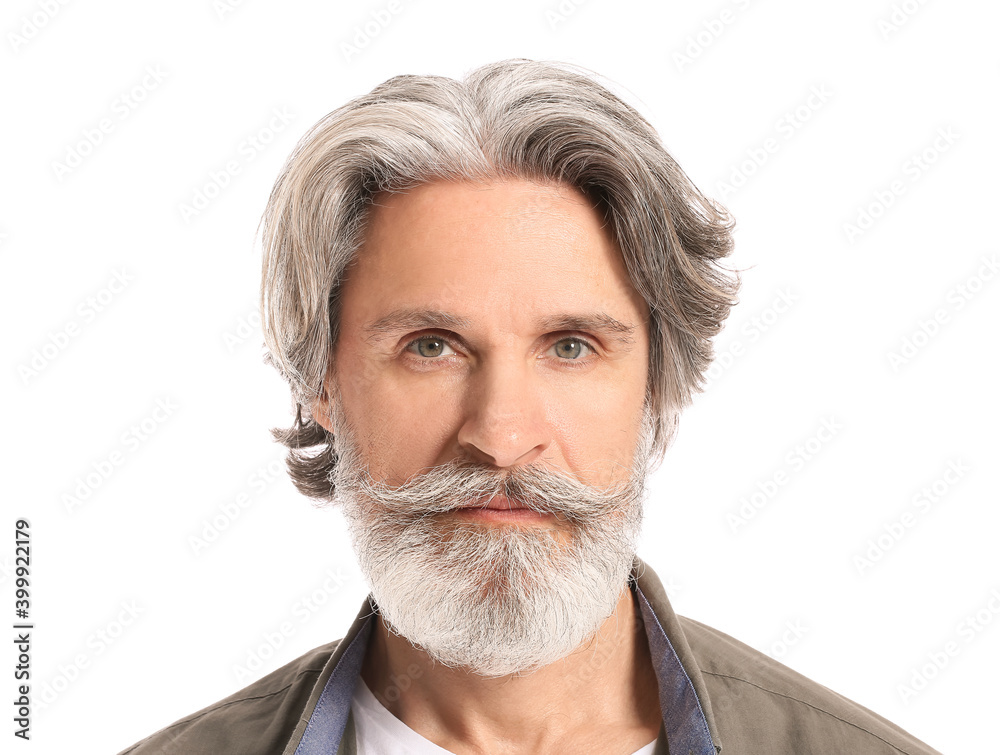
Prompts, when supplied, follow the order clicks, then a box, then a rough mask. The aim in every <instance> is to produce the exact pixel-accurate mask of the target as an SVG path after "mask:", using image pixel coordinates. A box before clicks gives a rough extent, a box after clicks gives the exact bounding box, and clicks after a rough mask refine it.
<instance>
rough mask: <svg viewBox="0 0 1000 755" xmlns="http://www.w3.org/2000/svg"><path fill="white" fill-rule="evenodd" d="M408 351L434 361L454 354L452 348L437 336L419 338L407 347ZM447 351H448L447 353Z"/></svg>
mask: <svg viewBox="0 0 1000 755" xmlns="http://www.w3.org/2000/svg"><path fill="white" fill-rule="evenodd" d="M406 348H407V350H408V351H412V352H413V353H414V354H417V355H419V356H422V357H426V358H428V359H433V358H434V357H440V356H447V355H448V354H454V353H455V352H454V351H453V350H452V348H451V346H449V345H448V342H447V341H445V340H444V339H443V338H439V337H437V336H427V337H425V338H418V339H417V340H416V341H414V342H413V343H411V344H410V345H409V346H407V347H406ZM446 349H447V351H446Z"/></svg>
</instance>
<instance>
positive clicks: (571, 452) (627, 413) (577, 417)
mask: <svg viewBox="0 0 1000 755" xmlns="http://www.w3.org/2000/svg"><path fill="white" fill-rule="evenodd" d="M581 387H582V388H583V390H582V391H581V392H580V393H579V395H576V394H575V392H574V393H572V394H571V393H569V392H561V393H559V394H556V395H553V396H551V397H550V399H549V402H548V404H549V416H550V417H551V418H552V423H553V428H554V430H555V432H556V433H557V439H558V445H559V448H560V451H561V453H562V455H563V457H564V458H565V462H566V466H567V468H568V469H570V470H572V471H573V472H575V473H576V474H578V475H579V476H580V478H581V479H582V480H584V481H585V482H588V483H590V484H594V485H602V484H607V483H609V482H611V481H613V480H617V479H620V478H622V477H624V476H626V475H627V474H628V472H629V470H630V468H631V462H632V456H633V454H634V452H635V449H636V446H637V444H638V442H639V433H640V430H641V426H642V412H643V404H644V401H645V393H646V371H645V368H644V367H642V368H639V367H637V368H636V369H629V370H620V371H616V372H615V373H613V374H611V375H609V376H608V377H607V378H606V379H604V380H601V381H600V382H599V383H597V384H590V385H587V386H581Z"/></svg>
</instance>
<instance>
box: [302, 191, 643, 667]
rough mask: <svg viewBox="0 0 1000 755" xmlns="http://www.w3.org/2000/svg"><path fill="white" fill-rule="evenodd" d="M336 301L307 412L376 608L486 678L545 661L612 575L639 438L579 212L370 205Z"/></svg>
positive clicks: (598, 234)
mask: <svg viewBox="0 0 1000 755" xmlns="http://www.w3.org/2000/svg"><path fill="white" fill-rule="evenodd" d="M342 306H343V316H342V322H343V326H342V331H341V335H340V340H339V342H338V348H337V352H336V355H335V359H334V368H333V371H332V374H331V379H330V380H329V381H328V385H327V390H328V393H329V395H330V396H331V397H332V406H329V405H328V406H325V407H323V406H320V407H318V409H319V411H317V412H316V416H317V417H318V418H320V419H323V421H324V422H325V423H326V424H327V426H328V428H329V429H331V430H333V432H334V436H335V441H336V445H337V451H338V454H339V456H340V458H339V461H338V464H337V469H336V473H335V474H334V476H333V479H332V480H331V481H332V483H333V485H334V488H335V491H336V497H337V500H338V501H339V502H340V503H341V504H342V506H343V511H344V514H345V516H346V517H347V520H348V523H349V526H350V529H351V535H352V539H353V541H354V545H355V549H356V550H357V552H358V558H359V561H360V563H361V567H362V570H363V571H364V573H365V574H366V576H367V578H368V580H369V582H371V585H372V593H373V595H374V597H375V599H376V602H377V603H378V605H379V609H380V613H381V614H382V617H383V619H384V620H385V621H386V622H387V623H389V625H390V626H391V627H392V628H393V629H394V631H395V632H396V633H398V634H400V635H402V636H404V637H406V638H408V639H409V640H410V641H411V642H412V643H413V644H415V645H417V646H419V647H422V648H423V649H424V650H425V651H427V653H428V654H429V655H430V656H431V657H433V658H434V659H436V660H438V661H440V662H442V663H445V664H447V665H452V666H460V667H465V668H468V669H471V670H473V671H475V672H477V673H480V674H483V675H487V676H503V675H506V674H511V673H518V672H524V671H529V670H531V669H534V668H538V667H540V666H543V665H547V664H549V663H552V662H554V661H556V660H558V659H560V658H562V657H565V656H566V655H568V654H569V653H571V652H572V651H573V650H575V649H577V648H578V647H579V646H580V645H581V644H582V643H583V642H585V641H586V640H587V639H588V638H589V637H592V636H593V635H594V633H595V632H596V631H597V630H598V629H599V628H600V626H601V625H602V624H603V623H604V622H605V621H606V620H607V619H608V617H609V616H610V615H611V613H612V612H613V611H614V609H615V607H616V605H617V604H618V603H619V601H620V598H621V595H622V592H623V591H624V590H625V587H626V581H627V576H628V572H629V569H630V567H631V563H632V557H633V554H634V549H635V538H636V537H637V534H638V527H639V521H640V519H641V506H642V488H643V481H644V472H645V464H646V461H647V459H648V454H649V450H650V442H651V438H652V435H651V430H652V427H651V422H650V419H651V417H650V415H649V414H648V413H647V412H645V411H644V408H645V407H644V396H645V384H646V350H647V331H646V325H645V314H646V312H645V307H644V304H643V302H642V300H641V299H640V298H639V297H638V296H637V295H636V294H635V293H634V292H633V291H632V289H631V287H630V285H629V283H628V279H627V277H626V274H625V271H624V269H623V267H622V264H621V261H620V258H619V255H618V252H617V249H616V248H615V246H614V244H613V243H611V241H610V240H609V238H608V237H607V236H606V235H605V234H604V232H603V231H602V230H601V227H600V222H599V218H598V216H597V213H596V212H595V211H594V210H593V208H592V207H591V206H590V205H589V204H588V203H587V202H586V200H585V199H584V198H583V197H582V196H580V195H578V194H576V192H575V191H573V190H570V189H566V188H560V187H554V186H540V185H537V184H532V183H528V182H522V181H518V182H512V183H505V184H492V185H489V186H482V185H476V186H474V185H469V184H444V183H441V184H432V185H429V186H425V187H422V188H420V189H417V190H415V191H414V192H412V193H410V194H408V195H395V196H392V197H389V198H386V199H385V200H384V201H383V203H382V204H381V205H380V206H379V207H378V208H377V209H376V210H375V212H374V216H373V219H372V223H371V226H370V228H369V233H368V236H367V242H366V244H365V245H364V248H363V249H362V252H361V255H360V261H359V263H358V264H357V266H356V267H354V268H352V269H351V270H350V272H349V273H348V278H347V282H346V284H345V286H344V294H343V300H342ZM404 554H405V556H404Z"/></svg>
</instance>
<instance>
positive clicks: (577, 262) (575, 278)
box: [342, 179, 645, 324]
mask: <svg viewBox="0 0 1000 755" xmlns="http://www.w3.org/2000/svg"><path fill="white" fill-rule="evenodd" d="M342 304H343V310H342V317H343V318H344V320H345V321H346V320H348V319H349V318H350V316H351V314H352V312H351V309H352V308H362V309H364V310H366V311H368V310H372V309H378V308H382V309H385V308H386V307H392V308H393V309H398V308H401V307H402V308H406V307H412V308H428V307H432V308H436V309H441V310H445V311H455V313H456V314H458V315H459V316H461V317H467V318H471V319H472V320H475V318H476V317H477V316H479V317H483V316H490V315H491V314H492V315H495V316H499V313H501V312H506V313H507V315H508V319H510V317H511V316H513V315H514V314H515V313H513V312H512V311H511V310H512V308H513V306H514V305H515V304H516V307H517V309H518V314H521V315H524V316H528V315H533V316H535V317H536V318H544V317H545V316H551V315H552V314H553V312H554V310H565V312H566V313H571V312H572V311H574V310H579V309H581V308H587V309H591V310H593V309H595V308H598V309H607V310H616V312H617V313H618V314H629V312H630V311H631V313H632V314H636V315H638V316H639V317H640V318H641V314H639V313H640V311H642V310H644V308H645V304H644V302H642V300H641V297H639V296H638V294H637V293H636V292H635V291H634V289H633V288H632V285H631V282H630V281H629V279H628V276H627V273H626V271H625V267H624V263H623V261H622V256H621V252H620V251H619V249H618V246H617V244H616V243H615V241H614V239H613V238H612V236H611V234H610V233H609V232H608V231H607V229H606V228H605V227H604V219H603V216H602V214H601V213H600V212H599V211H598V209H597V208H595V207H594V205H593V203H592V202H591V201H590V200H589V199H588V198H587V197H586V196H585V195H583V194H582V193H581V192H580V191H578V190H577V189H575V188H573V187H570V186H567V185H565V184H559V183H544V184H543V183H537V182H533V181H528V180H520V179H515V180H509V181H503V182H494V183H466V182H450V181H438V182H433V183H429V184H424V185H421V186H418V187H416V188H414V189H412V190H410V191H408V192H405V193H395V194H386V193H384V194H380V195H377V196H376V197H375V200H374V204H373V207H372V208H371V212H370V215H369V218H368V223H367V228H366V233H365V240H364V243H363V244H362V248H361V249H360V251H359V255H358V258H357V260H356V261H355V262H354V264H353V265H352V267H351V269H350V270H349V272H348V274H347V281H346V282H345V284H344V289H343V296H342ZM613 316H615V317H617V316H618V315H617V314H616V315H613ZM345 324H346V322H345Z"/></svg>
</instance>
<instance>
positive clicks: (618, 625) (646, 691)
mask: <svg viewBox="0 0 1000 755" xmlns="http://www.w3.org/2000/svg"><path fill="white" fill-rule="evenodd" d="M361 676H362V678H363V679H364V681H365V683H366V684H367V685H368V688H369V689H370V690H371V691H372V692H373V693H374V695H375V697H376V698H378V700H379V702H381V703H382V705H384V706H385V707H386V708H388V709H389V711H390V712H391V713H392V714H393V715H394V716H396V718H398V719H400V720H401V721H402V722H403V723H405V724H406V725H407V726H409V727H410V728H411V729H413V730H414V731H416V732H417V733H419V734H421V735H422V736H424V737H425V738H427V739H429V740H431V741H432V742H434V743H436V744H438V745H439V746H441V747H444V748H445V749H448V750H451V751H452V752H456V753H465V752H477V753H490V752H505V753H507V752H511V753H514V752H534V753H541V752H549V751H552V752H556V751H561V752H566V751H578V752H579V751H587V752H616V751H621V752H623V753H631V752H634V751H635V750H637V749H639V748H640V747H642V746H643V745H646V744H648V743H649V742H650V741H652V740H653V739H655V738H656V735H657V733H658V731H659V728H660V722H661V713H660V707H659V698H658V694H657V686H656V677H655V674H654V672H653V667H652V661H651V659H650V655H649V645H648V643H647V641H646V634H645V631H644V627H643V623H642V618H641V616H640V614H639V611H638V607H637V605H636V603H635V598H634V596H633V594H632V591H631V590H629V589H627V588H626V589H624V590H623V592H622V595H621V598H620V599H619V601H618V604H617V606H616V608H615V611H614V613H613V614H612V615H611V616H610V617H609V618H608V619H607V621H605V622H604V624H603V625H602V626H601V629H600V630H599V631H598V633H597V635H595V637H594V638H593V639H592V640H590V641H588V642H587V643H585V644H584V645H583V646H581V647H580V648H578V649H577V650H576V651H574V652H573V653H571V654H570V655H568V656H567V657H565V658H563V659H562V660H560V661H557V662H556V663H553V664H551V665H549V666H545V667H543V668H541V669H538V670H537V671H534V672H532V673H530V674H526V675H523V676H505V677H500V678H486V677H482V676H478V675H476V674H474V673H471V672H470V671H468V670H467V669H456V668H448V667H445V666H441V665H440V664H436V663H435V662H434V661H433V660H432V659H431V658H430V657H429V656H428V655H427V654H426V653H425V652H423V651H422V650H420V649H418V648H415V647H414V646H413V645H411V644H410V643H409V642H408V641H407V640H406V639H405V638H402V637H400V636H398V635H396V634H393V633H391V632H390V631H388V629H387V627H386V626H385V624H384V623H383V621H382V619H381V617H379V618H378V624H377V626H376V628H375V631H374V632H373V634H372V638H371V642H370V644H369V647H368V651H367V654H366V656H365V661H364V665H363V667H362V671H361ZM570 743H578V744H579V745H580V746H582V747H583V749H580V747H575V748H574V747H571V748H569V750H567V746H568V745H569V744H570ZM601 743H604V744H603V745H602V744H601ZM633 744H634V746H632V745H633Z"/></svg>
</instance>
